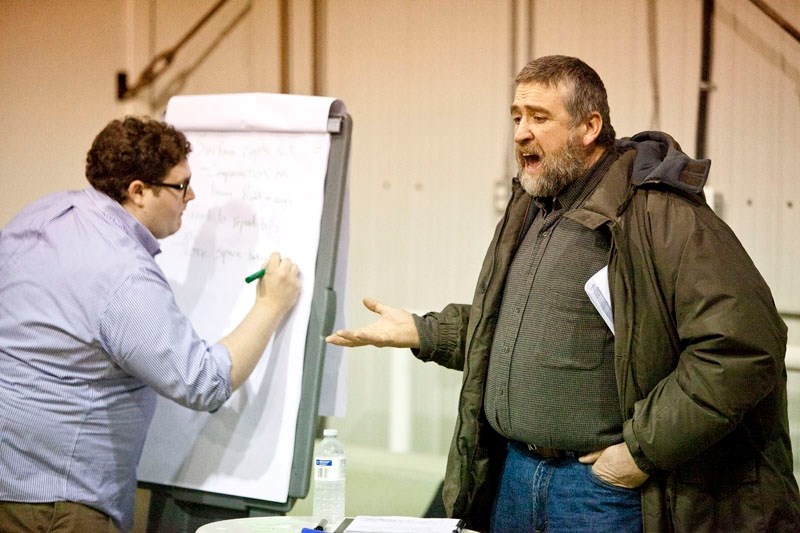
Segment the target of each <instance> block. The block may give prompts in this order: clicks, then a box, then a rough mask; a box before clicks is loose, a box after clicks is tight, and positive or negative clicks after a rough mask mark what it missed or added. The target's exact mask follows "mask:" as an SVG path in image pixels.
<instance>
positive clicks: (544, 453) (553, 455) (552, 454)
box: [525, 443, 566, 459]
mask: <svg viewBox="0 0 800 533" xmlns="http://www.w3.org/2000/svg"><path fill="white" fill-rule="evenodd" d="M525 445H526V446H527V447H528V451H529V452H531V453H532V454H534V455H538V456H539V457H542V458H543V459H560V458H561V457H564V456H565V455H566V454H564V453H562V451H561V450H557V449H555V448H548V447H546V446H536V445H535V444H529V443H525Z"/></svg>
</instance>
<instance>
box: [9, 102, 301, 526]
mask: <svg viewBox="0 0 800 533" xmlns="http://www.w3.org/2000/svg"><path fill="white" fill-rule="evenodd" d="M190 151H191V146H190V144H189V142H188V141H187V140H186V137H185V136H184V135H183V134H182V133H181V132H179V131H177V130H176V129H174V128H173V127H171V126H169V125H167V124H165V123H163V122H159V121H155V120H150V119H147V118H135V117H127V118H125V119H124V120H114V121H112V122H111V123H109V124H108V125H107V126H106V127H105V128H104V129H103V130H102V131H101V132H100V133H99V134H98V135H97V137H96V138H95V140H94V143H93V144H92V147H91V149H90V150H89V153H88V155H87V159H86V177H87V178H88V180H89V183H90V184H91V187H87V188H86V189H84V190H82V191H67V192H61V193H55V194H51V195H49V196H46V197H44V198H42V199H40V200H38V201H36V202H34V203H33V204H32V205H30V206H28V207H27V208H26V209H24V210H23V211H22V212H21V213H19V214H18V215H17V216H16V217H15V218H14V219H13V220H12V221H11V222H10V223H9V224H8V225H7V226H6V227H5V228H3V229H2V231H0V403H1V404H2V409H0V530H2V531H4V532H17V531H20V532H22V531H64V532H66V531H70V532H72V531H75V532H77V531H81V532H83V531H92V532H97V531H115V530H117V529H120V530H123V531H124V530H129V529H131V527H132V526H133V507H134V497H135V489H136V466H137V463H138V461H139V457H140V455H141V451H142V446H143V444H144V440H145V436H146V432H147V427H148V425H149V423H150V420H151V418H152V415H153V410H154V408H155V401H156V394H160V395H161V396H164V397H166V398H169V399H171V400H174V401H176V402H178V403H180V404H181V405H184V406H186V407H188V408H190V409H195V410H199V411H214V410H216V409H219V407H220V406H221V405H222V404H223V403H224V402H225V401H226V400H227V399H228V397H229V396H230V395H231V393H232V391H233V390H235V389H236V388H238V387H239V386H240V385H241V384H242V383H243V382H244V381H245V380H246V379H247V378H248V376H249V375H250V373H251V372H252V370H253V368H254V367H255V365H256V363H258V361H259V359H260V357H261V355H262V354H263V352H264V350H265V348H266V345H267V343H268V342H269V339H270V337H271V336H272V334H273V333H274V331H275V329H276V328H277V326H278V325H279V324H280V323H281V321H282V320H283V318H284V316H285V315H286V313H287V312H288V311H289V310H290V309H291V308H292V306H293V305H294V303H295V301H296V300H297V297H298V294H299V292H300V279H299V273H298V269H297V266H296V265H295V264H294V263H292V261H290V260H288V259H286V258H283V257H281V256H280V255H279V254H278V253H273V254H272V255H271V256H270V258H269V260H268V261H267V263H265V265H264V267H265V269H266V275H265V276H264V277H263V278H262V279H260V280H259V282H258V284H257V286H256V289H255V290H256V298H255V303H254V304H253V307H252V309H251V310H250V311H249V313H248V314H247V316H246V317H245V318H244V319H243V320H242V322H241V323H240V324H239V325H238V326H237V327H236V328H235V329H234V330H233V331H232V332H231V333H230V334H228V335H227V336H226V337H225V338H223V339H221V340H220V341H219V342H218V343H216V344H211V343H208V342H206V341H205V340H203V339H201V338H199V337H198V335H197V333H196V332H195V330H194V329H193V327H192V324H191V323H190V322H189V320H188V318H187V317H186V316H185V315H184V314H183V313H182V312H181V310H180V309H179V308H178V306H177V304H176V302H175V299H174V295H173V293H172V290H171V289H170V286H169V284H168V282H167V279H166V278H165V277H164V274H163V273H162V271H161V269H160V268H159V266H158V265H157V264H156V262H155V256H156V254H158V253H159V251H160V250H159V243H158V239H163V238H165V237H167V236H169V235H172V234H173V233H175V232H176V231H178V229H179V228H180V226H181V216H182V214H183V211H184V210H185V209H186V206H187V204H188V203H189V202H190V201H192V200H193V199H194V192H193V191H192V188H191V186H190V178H191V172H190V169H189V164H188V161H187V156H188V154H189V152H190Z"/></svg>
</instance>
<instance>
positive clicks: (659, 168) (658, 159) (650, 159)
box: [617, 131, 711, 196]
mask: <svg viewBox="0 0 800 533" xmlns="http://www.w3.org/2000/svg"><path fill="white" fill-rule="evenodd" d="M617 149H619V150H620V151H627V150H631V149H633V150H636V159H635V161H634V163H633V169H632V172H631V184H632V185H633V186H634V187H639V186H642V185H646V184H651V183H653V184H655V183H660V184H665V185H668V186H670V187H673V188H675V189H678V190H681V191H684V192H688V193H691V194H699V195H701V196H702V195H703V186H704V185H705V184H706V181H707V180H708V171H709V169H710V168H711V160H710V159H692V158H691V157H689V156H688V155H686V154H685V153H683V151H681V147H680V145H679V144H678V142H677V141H675V139H673V138H672V137H670V136H669V135H668V134H666V133H662V132H660V131H645V132H642V133H637V134H636V135H634V136H633V137H626V138H624V139H619V140H617Z"/></svg>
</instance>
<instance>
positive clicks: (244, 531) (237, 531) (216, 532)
mask: <svg viewBox="0 0 800 533" xmlns="http://www.w3.org/2000/svg"><path fill="white" fill-rule="evenodd" d="M318 523H319V520H318V519H315V518H314V517H313V516H256V517H251V518H234V519H233V520H221V521H219V522H212V523H210V524H206V525H204V526H200V527H199V528H198V529H197V533H289V532H291V533H300V529H301V528H304V527H307V528H313V527H316V525H317V524H318Z"/></svg>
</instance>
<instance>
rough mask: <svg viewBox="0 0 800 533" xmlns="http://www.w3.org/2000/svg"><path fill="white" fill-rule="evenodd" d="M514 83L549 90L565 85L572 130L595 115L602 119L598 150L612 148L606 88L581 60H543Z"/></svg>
mask: <svg viewBox="0 0 800 533" xmlns="http://www.w3.org/2000/svg"><path fill="white" fill-rule="evenodd" d="M514 81H515V82H516V83H518V84H519V83H538V84H542V85H546V86H551V87H552V86H557V85H559V84H564V87H566V88H567V94H566V95H565V97H564V107H565V108H566V110H567V112H568V113H569V114H570V115H572V120H573V124H572V126H575V125H576V124H577V123H578V122H580V121H582V120H584V119H586V118H588V117H589V115H591V114H592V113H593V112H595V111H597V112H598V113H600V116H601V117H603V127H602V129H601V130H600V134H599V135H598V136H597V141H596V142H597V144H599V145H600V146H605V147H611V146H614V137H615V136H616V132H615V131H614V126H612V125H611V112H610V111H609V108H608V95H607V94H606V87H605V85H603V80H601V79H600V76H599V75H598V74H597V72H595V70H594V69H593V68H592V67H590V66H589V65H587V64H586V63H584V62H583V61H581V60H580V59H578V58H576V57H569V56H559V55H553V56H543V57H540V58H538V59H534V60H533V61H531V62H530V63H528V64H527V65H525V67H523V68H522V70H521V71H520V72H519V74H517V78H516V80H514Z"/></svg>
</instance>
